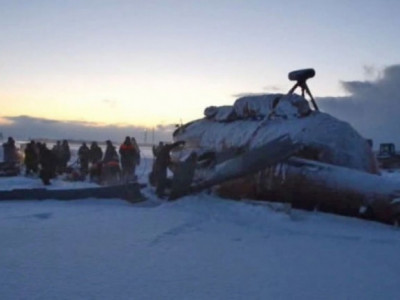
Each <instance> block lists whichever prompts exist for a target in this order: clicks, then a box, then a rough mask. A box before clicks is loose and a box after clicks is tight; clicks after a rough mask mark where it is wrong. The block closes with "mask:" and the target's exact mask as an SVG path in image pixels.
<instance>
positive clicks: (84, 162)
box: [78, 142, 90, 174]
mask: <svg viewBox="0 0 400 300" xmlns="http://www.w3.org/2000/svg"><path fill="white" fill-rule="evenodd" d="M89 151H90V150H89V147H88V146H87V145H86V143H85V142H83V143H82V146H80V147H79V149H78V157H79V163H80V165H81V173H82V174H87V173H88V171H89Z"/></svg>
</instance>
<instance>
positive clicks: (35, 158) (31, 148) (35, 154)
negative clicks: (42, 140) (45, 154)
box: [24, 140, 39, 175]
mask: <svg viewBox="0 0 400 300" xmlns="http://www.w3.org/2000/svg"><path fill="white" fill-rule="evenodd" d="M24 163H25V174H26V175H29V174H30V173H31V172H32V173H34V174H36V173H37V172H38V170H39V149H38V148H37V145H36V143H35V141H33V140H32V141H30V143H29V144H28V145H27V146H26V148H25V158H24Z"/></svg>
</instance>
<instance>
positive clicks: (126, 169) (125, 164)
mask: <svg viewBox="0 0 400 300" xmlns="http://www.w3.org/2000/svg"><path fill="white" fill-rule="evenodd" d="M119 154H120V155H121V167H122V178H123V179H124V181H126V182H127V181H129V180H130V179H131V178H132V177H133V176H134V175H135V173H134V172H135V166H136V160H137V150H136V148H135V146H134V145H133V144H132V140H131V138H130V137H129V136H127V137H126V138H125V141H124V142H123V143H122V144H121V146H120V147H119Z"/></svg>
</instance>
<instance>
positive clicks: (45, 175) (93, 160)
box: [3, 137, 140, 185]
mask: <svg viewBox="0 0 400 300" xmlns="http://www.w3.org/2000/svg"><path fill="white" fill-rule="evenodd" d="M3 153H4V154H3V158H4V163H6V164H13V165H14V164H15V165H18V164H19V163H20V162H21V156H20V155H19V151H18V148H17V146H16V145H15V140H14V139H13V138H12V137H9V138H8V140H7V142H6V143H4V144H3ZM24 154H25V155H24V158H23V162H24V164H25V174H26V175H32V174H37V175H39V177H40V178H41V179H42V181H43V183H44V184H45V185H49V184H50V179H52V178H55V177H56V176H57V175H61V174H64V173H66V174H67V175H69V176H70V177H69V178H70V179H72V180H83V179H85V178H86V175H90V179H91V180H93V181H98V182H101V183H105V184H113V183H117V182H120V181H124V182H128V181H131V180H134V179H135V178H136V176H135V169H136V166H137V165H138V164H139V163H140V149H139V146H138V144H137V143H136V140H135V138H133V137H132V138H131V137H126V138H125V140H124V142H123V143H122V144H121V145H120V147H119V151H117V149H116V147H115V146H114V145H113V144H112V142H111V141H110V140H108V141H106V149H105V152H104V156H103V150H102V148H101V147H100V146H99V145H98V144H97V142H92V143H91V145H90V147H88V146H87V144H86V143H85V142H84V143H82V145H81V146H80V147H79V149H78V153H77V154H78V159H77V161H75V162H73V163H72V164H70V165H69V162H70V160H71V150H70V146H69V144H68V141H67V140H63V141H62V142H61V141H57V142H56V144H55V145H54V146H53V147H52V148H51V149H49V148H48V147H47V145H46V144H45V143H40V142H35V141H34V140H32V141H30V142H29V143H28V144H27V145H26V147H25V149H24Z"/></svg>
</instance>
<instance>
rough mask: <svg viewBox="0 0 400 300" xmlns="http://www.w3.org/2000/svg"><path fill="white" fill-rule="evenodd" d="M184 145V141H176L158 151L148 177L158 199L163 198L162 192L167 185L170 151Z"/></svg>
mask: <svg viewBox="0 0 400 300" xmlns="http://www.w3.org/2000/svg"><path fill="white" fill-rule="evenodd" d="M184 143H185V142H184V141H178V142H175V143H173V144H166V145H163V146H162V147H160V149H159V151H158V154H157V157H156V160H155V161H154V165H153V170H152V174H151V175H150V178H151V179H150V181H152V182H153V185H155V186H156V194H157V196H158V197H160V198H161V197H163V196H164V191H165V189H166V187H167V185H168V179H167V168H168V165H169V164H170V162H171V157H170V151H171V150H172V149H173V148H175V147H177V146H180V145H183V144H184Z"/></svg>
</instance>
